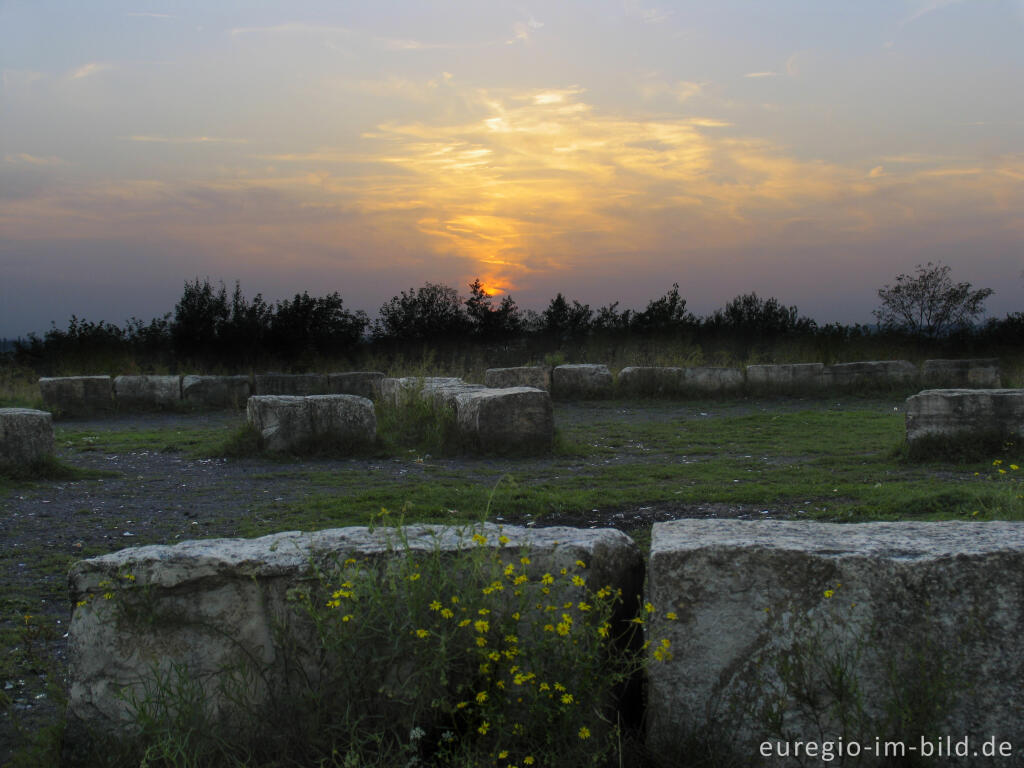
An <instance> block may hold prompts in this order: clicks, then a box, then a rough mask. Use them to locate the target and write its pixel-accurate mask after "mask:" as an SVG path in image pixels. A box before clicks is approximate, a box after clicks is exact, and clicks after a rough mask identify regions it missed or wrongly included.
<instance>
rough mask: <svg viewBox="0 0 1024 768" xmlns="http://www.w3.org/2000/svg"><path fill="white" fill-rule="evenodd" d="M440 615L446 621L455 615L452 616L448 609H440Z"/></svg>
mask: <svg viewBox="0 0 1024 768" xmlns="http://www.w3.org/2000/svg"><path fill="white" fill-rule="evenodd" d="M441 615H442V616H443V617H444V618H446V619H450V618H451V617H452V616H454V615H455V614H454V613H452V611H451V609H450V608H442V609H441Z"/></svg>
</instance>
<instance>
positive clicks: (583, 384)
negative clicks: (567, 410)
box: [551, 364, 614, 400]
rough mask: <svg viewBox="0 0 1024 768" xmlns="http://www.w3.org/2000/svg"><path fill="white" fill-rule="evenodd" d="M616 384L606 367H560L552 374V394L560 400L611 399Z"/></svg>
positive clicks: (587, 365)
mask: <svg viewBox="0 0 1024 768" xmlns="http://www.w3.org/2000/svg"><path fill="white" fill-rule="evenodd" d="M613 393H614V382H613V380H612V374H611V371H609V370H608V366H606V365H591V364H581V365H559V366H556V367H555V370H554V371H552V373H551V394H552V396H553V397H555V398H557V399H559V400H590V399H600V398H607V397H611V396H612V394H613Z"/></svg>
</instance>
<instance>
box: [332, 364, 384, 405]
mask: <svg viewBox="0 0 1024 768" xmlns="http://www.w3.org/2000/svg"><path fill="white" fill-rule="evenodd" d="M383 378H384V374H383V373H380V372H379V371H347V372H344V373H329V374H327V392H326V394H328V395H358V396H359V397H365V398H368V399H370V400H375V399H377V397H378V395H379V394H380V382H381V380H382V379H383Z"/></svg>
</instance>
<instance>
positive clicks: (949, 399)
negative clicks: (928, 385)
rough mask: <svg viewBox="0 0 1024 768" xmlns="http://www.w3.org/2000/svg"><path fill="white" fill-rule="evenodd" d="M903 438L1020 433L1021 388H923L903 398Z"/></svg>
mask: <svg viewBox="0 0 1024 768" xmlns="http://www.w3.org/2000/svg"><path fill="white" fill-rule="evenodd" d="M906 423H907V442H908V443H910V444H911V445H913V444H914V443H915V442H917V441H919V440H922V439H931V440H934V439H937V438H939V439H949V440H962V439H967V440H970V439H971V438H982V439H991V438H998V437H1006V438H1016V437H1024V389H926V390H925V391H923V392H919V393H918V394H916V395H912V396H911V397H908V398H907V403H906Z"/></svg>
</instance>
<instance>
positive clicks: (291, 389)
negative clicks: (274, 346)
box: [252, 373, 328, 395]
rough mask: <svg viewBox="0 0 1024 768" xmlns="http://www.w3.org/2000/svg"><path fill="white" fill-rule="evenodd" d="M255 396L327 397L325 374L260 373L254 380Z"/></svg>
mask: <svg viewBox="0 0 1024 768" xmlns="http://www.w3.org/2000/svg"><path fill="white" fill-rule="evenodd" d="M252 392H253V394H254V395H326V394H328V392H327V374H324V373H258V374H256V376H255V377H254V378H253V390H252Z"/></svg>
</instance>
